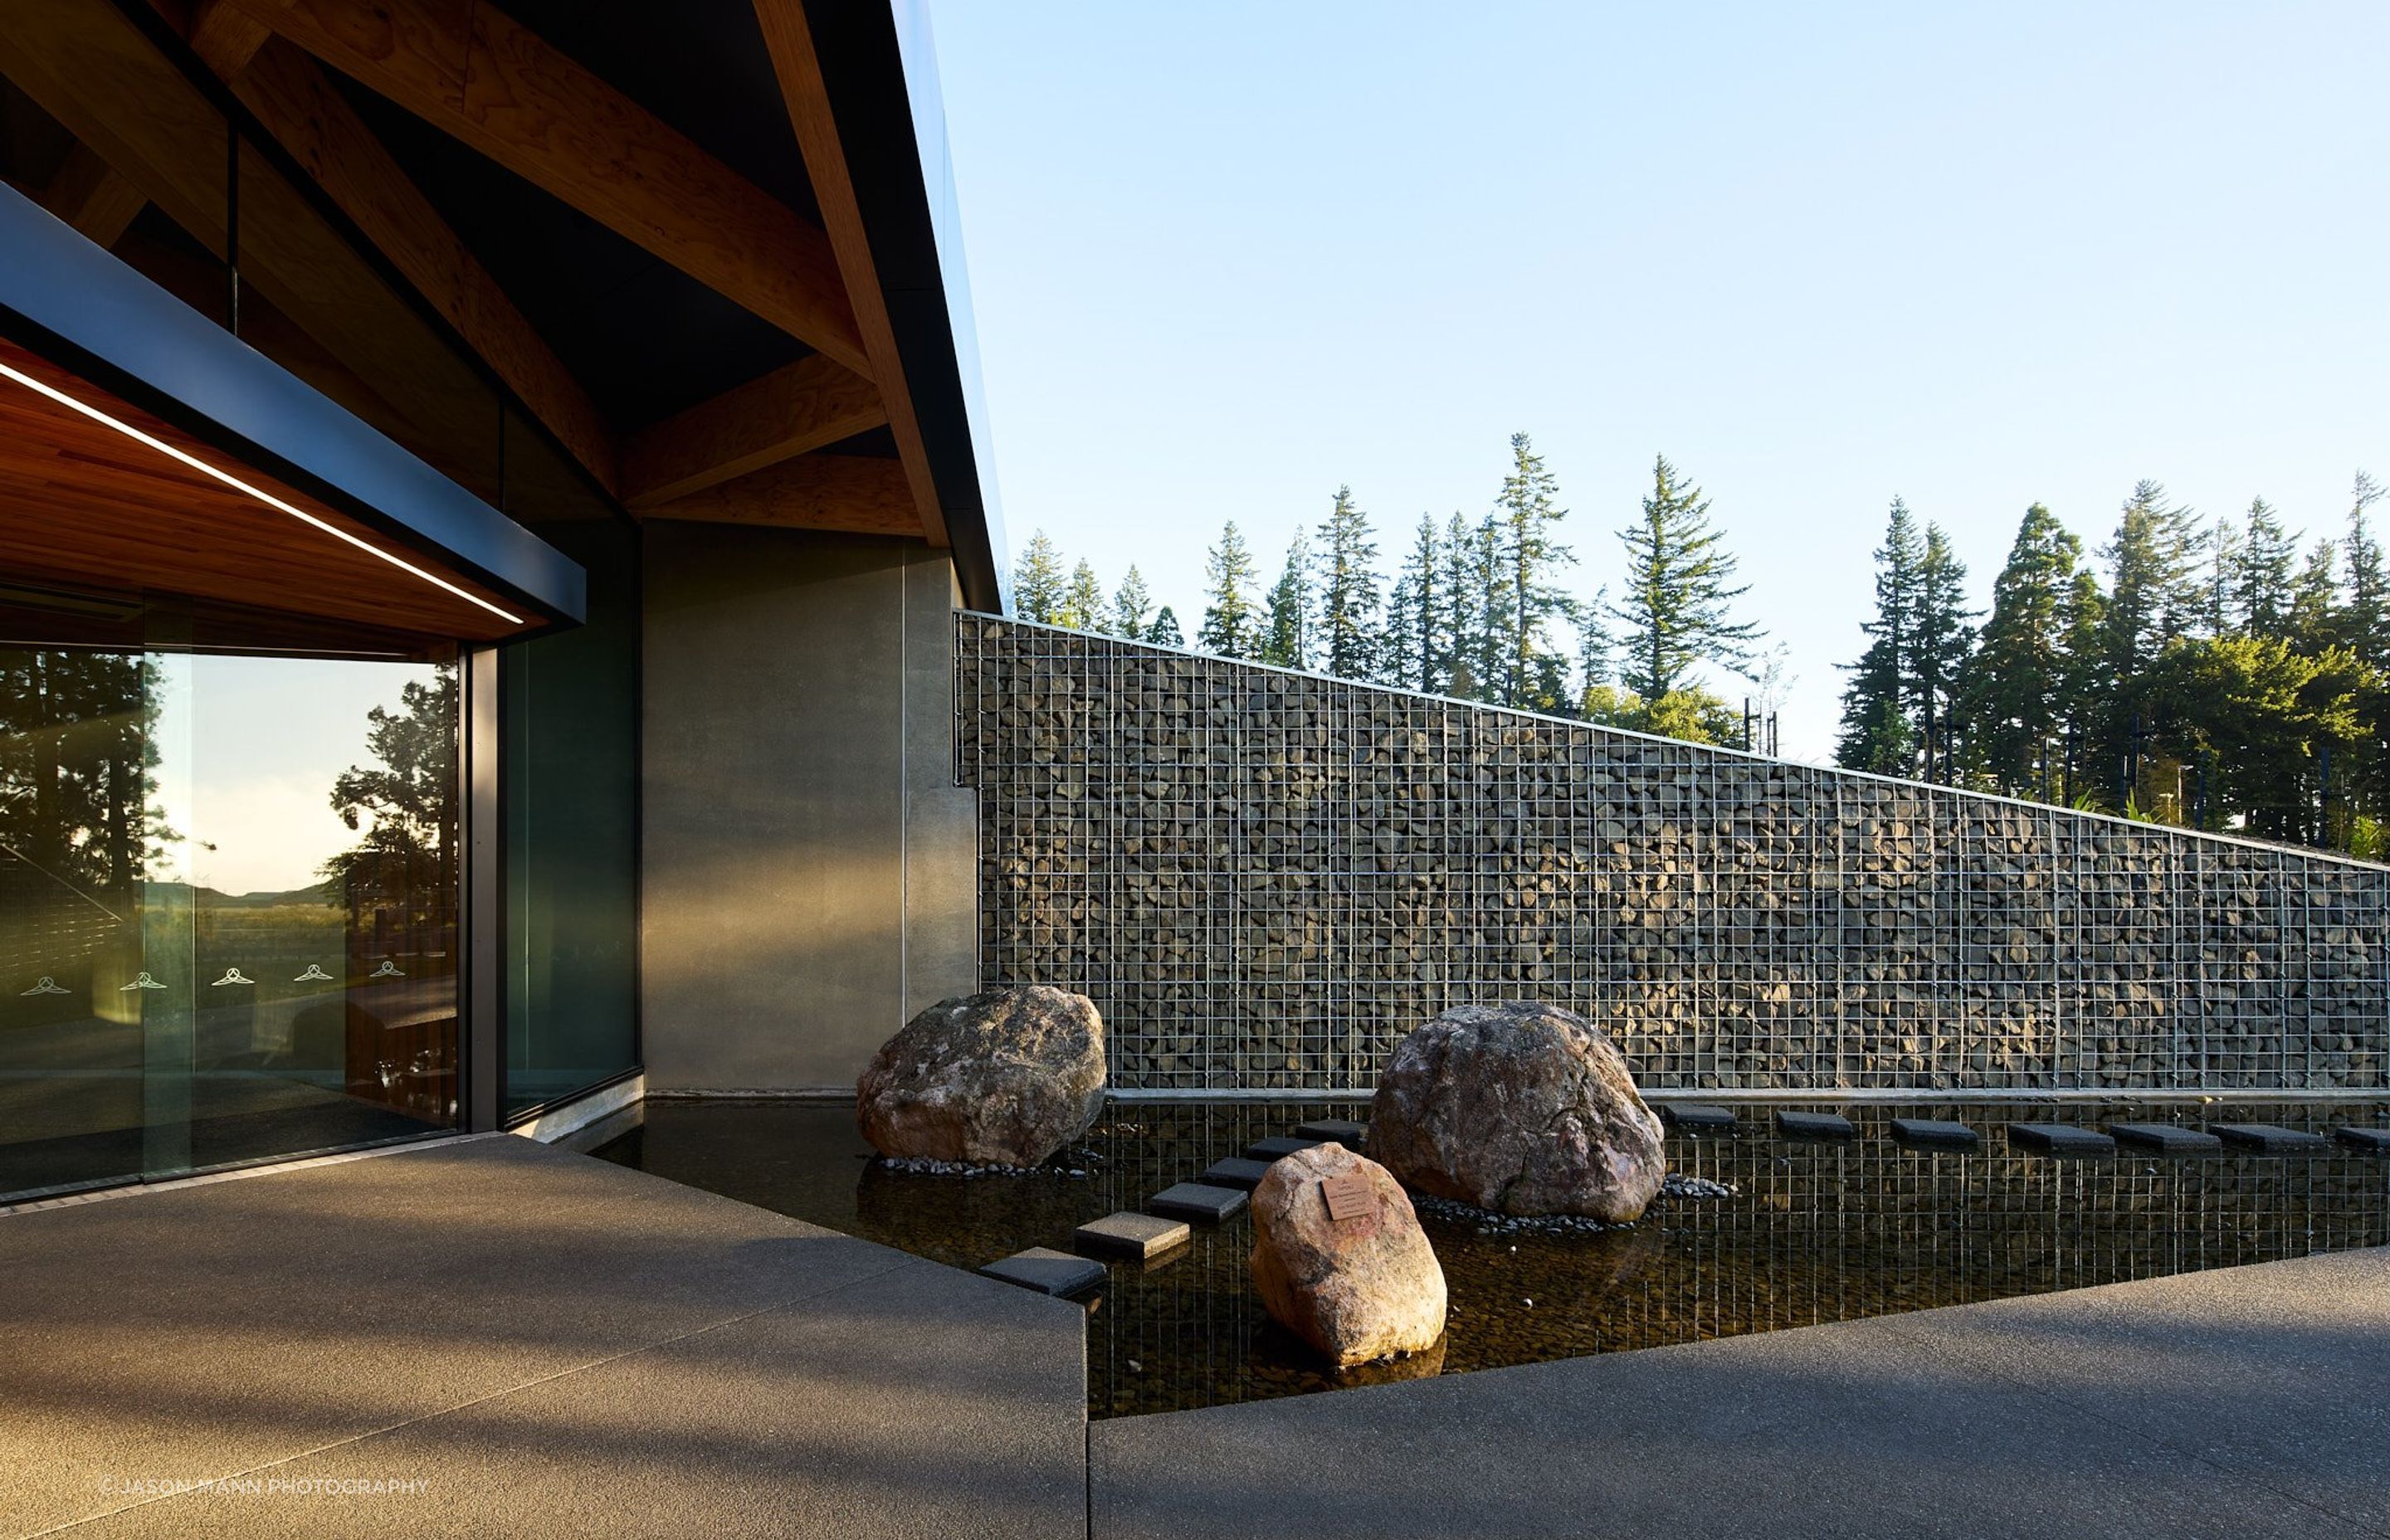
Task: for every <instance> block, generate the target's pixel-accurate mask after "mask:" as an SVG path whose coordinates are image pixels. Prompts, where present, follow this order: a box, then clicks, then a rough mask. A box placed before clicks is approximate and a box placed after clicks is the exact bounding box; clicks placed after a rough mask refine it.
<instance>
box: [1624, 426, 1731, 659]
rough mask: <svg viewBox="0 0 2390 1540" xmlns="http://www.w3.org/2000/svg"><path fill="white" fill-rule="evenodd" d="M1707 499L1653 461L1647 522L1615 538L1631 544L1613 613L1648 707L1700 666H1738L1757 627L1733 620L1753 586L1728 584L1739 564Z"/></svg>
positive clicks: (1663, 461)
mask: <svg viewBox="0 0 2390 1540" xmlns="http://www.w3.org/2000/svg"><path fill="white" fill-rule="evenodd" d="M1709 514H1710V503H1709V499H1708V498H1706V497H1704V496H1703V495H1702V489H1701V488H1699V487H1697V486H1694V485H1692V484H1691V483H1690V482H1689V481H1679V480H1678V479H1677V468H1676V467H1675V466H1673V465H1670V464H1669V463H1668V461H1667V457H1666V456H1660V457H1659V458H1657V459H1656V460H1654V461H1653V463H1652V467H1651V495H1650V496H1648V497H1645V498H1644V499H1643V518H1642V520H1641V521H1640V522H1639V523H1636V524H1630V525H1629V526H1627V527H1626V528H1625V529H1624V530H1621V531H1620V532H1619V534H1618V539H1619V543H1620V544H1621V545H1625V547H1626V584H1625V597H1623V598H1622V599H1621V600H1620V601H1619V602H1616V603H1613V605H1611V607H1610V613H1611V614H1612V615H1613V616H1614V617H1616V618H1617V619H1618V620H1619V621H1620V622H1623V623H1624V624H1625V627H1626V634H1625V636H1624V637H1622V638H1621V640H1622V643H1623V645H1624V646H1625V650H1626V663H1625V668H1624V669H1623V670H1622V671H1621V673H1622V676H1623V678H1624V680H1625V684H1626V687H1628V688H1629V689H1632V690H1633V691H1634V692H1635V693H1636V694H1638V695H1639V696H1641V697H1642V698H1643V699H1644V700H1645V701H1646V702H1647V703H1648V702H1656V701H1658V700H1659V699H1661V698H1662V697H1663V696H1666V695H1669V694H1672V693H1674V692H1675V691H1676V690H1677V689H1678V688H1679V687H1682V685H1683V684H1684V682H1685V679H1686V675H1687V674H1690V672H1691V670H1692V669H1694V668H1695V667H1697V666H1698V665H1700V664H1702V663H1705V662H1707V663H1716V664H1720V665H1723V666H1724V667H1727V668H1740V667H1741V666H1742V665H1743V664H1744V663H1745V662H1746V661H1749V658H1750V656H1751V650H1750V644H1751V643H1752V642H1754V641H1755V640H1757V639H1758V637H1759V636H1760V635H1761V632H1760V629H1759V627H1758V626H1756V625H1754V624H1752V623H1750V622H1738V621H1736V620H1734V619H1733V618H1732V606H1733V601H1734V600H1736V599H1737V598H1740V597H1741V596H1742V595H1743V594H1745V593H1746V592H1748V591H1749V590H1748V587H1747V586H1744V587H1735V586H1730V585H1729V584H1731V583H1732V581H1733V578H1734V571H1735V559H1734V558H1733V557H1732V556H1730V555H1728V553H1727V551H1726V549H1725V548H1724V545H1723V544H1722V542H1723V539H1724V537H1723V536H1722V535H1721V534H1720V533H1718V532H1717V531H1716V530H1714V529H1712V528H1711V527H1710V521H1709Z"/></svg>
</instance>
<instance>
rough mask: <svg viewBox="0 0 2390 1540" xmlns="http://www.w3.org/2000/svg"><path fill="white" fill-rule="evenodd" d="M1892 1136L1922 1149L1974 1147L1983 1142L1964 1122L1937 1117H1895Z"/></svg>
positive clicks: (1978, 1147) (1981, 1144)
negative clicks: (1951, 1121)
mask: <svg viewBox="0 0 2390 1540" xmlns="http://www.w3.org/2000/svg"><path fill="white" fill-rule="evenodd" d="M1892 1136H1893V1137H1894V1138H1895V1139H1898V1140H1899V1141H1900V1142H1901V1143H1902V1144H1906V1145H1915V1146H1917V1147H1918V1148H1920V1149H1980V1148H1982V1146H1983V1142H1984V1141H1983V1140H1982V1139H1981V1138H1980V1137H1978V1136H1977V1135H1976V1133H1975V1131H1974V1130H1973V1129H1972V1128H1970V1127H1968V1126H1967V1125H1966V1124H1965V1123H1948V1122H1945V1121H1943V1120H1941V1119H1938V1118H1895V1119H1893V1120H1892Z"/></svg>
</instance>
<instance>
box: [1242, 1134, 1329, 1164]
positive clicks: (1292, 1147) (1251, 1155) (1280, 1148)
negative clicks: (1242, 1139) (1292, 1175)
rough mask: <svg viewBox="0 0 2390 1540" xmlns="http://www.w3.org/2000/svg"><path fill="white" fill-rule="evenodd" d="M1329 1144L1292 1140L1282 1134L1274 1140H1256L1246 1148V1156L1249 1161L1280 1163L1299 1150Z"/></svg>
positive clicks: (1319, 1140) (1316, 1141)
mask: <svg viewBox="0 0 2390 1540" xmlns="http://www.w3.org/2000/svg"><path fill="white" fill-rule="evenodd" d="M1327 1142H1328V1141H1327V1140H1326V1139H1304V1138H1290V1137H1289V1136H1286V1135H1284V1134H1280V1135H1278V1136H1275V1137H1273V1138H1267V1139H1255V1140H1254V1141H1253V1143H1251V1144H1249V1145H1247V1146H1246V1147H1245V1155H1246V1158H1247V1159H1249V1160H1254V1161H1279V1160H1284V1159H1285V1158H1286V1157H1287V1156H1289V1155H1291V1154H1293V1153H1294V1152H1295V1151H1296V1150H1298V1149H1310V1148H1311V1147H1312V1146H1313V1145H1318V1144H1326V1143H1327Z"/></svg>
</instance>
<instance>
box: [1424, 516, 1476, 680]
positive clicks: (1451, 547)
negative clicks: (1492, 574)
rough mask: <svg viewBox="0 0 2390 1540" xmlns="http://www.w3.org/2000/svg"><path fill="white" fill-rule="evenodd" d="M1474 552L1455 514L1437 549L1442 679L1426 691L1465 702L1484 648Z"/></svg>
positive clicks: (1467, 532) (1438, 652)
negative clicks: (1440, 571) (1441, 573)
mask: <svg viewBox="0 0 2390 1540" xmlns="http://www.w3.org/2000/svg"><path fill="white" fill-rule="evenodd" d="M1474 548H1475V542H1474V540H1473V538H1472V536H1471V532H1470V528H1469V521H1468V520H1466V519H1464V518H1462V517H1461V515H1460V514H1459V513H1458V511H1457V510H1456V511H1455V512H1454V514H1453V516H1452V518H1451V520H1449V521H1448V522H1447V523H1446V525H1445V529H1444V543H1443V545H1441V546H1440V547H1438V549H1439V552H1440V558H1439V559H1440V560H1441V561H1442V563H1443V570H1444V576H1443V579H1442V581H1441V584H1440V586H1441V587H1442V589H1443V591H1444V623H1443V625H1442V626H1441V627H1440V629H1439V632H1438V635H1439V641H1438V644H1437V648H1436V655H1437V656H1436V661H1437V666H1438V668H1439V670H1440V672H1441V674H1442V677H1441V678H1439V679H1438V680H1437V681H1436V683H1435V684H1433V685H1432V686H1430V688H1431V689H1433V690H1436V691H1439V692H1441V693H1444V694H1446V695H1455V696H1458V697H1460V698H1461V699H1464V700H1466V699H1475V698H1476V694H1477V665H1476V659H1477V658H1478V657H1479V656H1481V655H1482V653H1483V650H1484V645H1485V616H1484V603H1485V591H1484V589H1483V588H1482V587H1480V586H1479V585H1478V584H1477V583H1476V581H1475V579H1474V577H1473V575H1472V573H1471V560H1470V558H1471V552H1472V551H1473V550H1474Z"/></svg>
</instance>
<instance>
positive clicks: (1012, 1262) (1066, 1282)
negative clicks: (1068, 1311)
mask: <svg viewBox="0 0 2390 1540" xmlns="http://www.w3.org/2000/svg"><path fill="white" fill-rule="evenodd" d="M980 1273H981V1276H983V1277H991V1278H997V1279H1001V1280H1002V1281H1004V1282H1006V1283H1009V1284H1012V1285H1015V1286H1016V1287H1018V1288H1022V1289H1034V1290H1036V1291H1037V1292H1038V1293H1040V1294H1052V1295H1056V1296H1058V1297H1059V1296H1060V1295H1064V1294H1077V1293H1083V1292H1085V1291H1086V1290H1089V1289H1093V1288H1094V1287H1096V1285H1098V1284H1099V1283H1101V1282H1103V1281H1104V1278H1105V1276H1106V1275H1105V1273H1104V1264H1102V1263H1100V1262H1089V1261H1088V1260H1087V1259H1086V1257H1079V1256H1073V1255H1072V1254H1071V1253H1070V1252H1068V1251H1051V1250H1048V1249H1047V1248H1046V1247H1044V1246H1032V1247H1031V1248H1029V1250H1027V1251H1015V1252H1014V1253H1013V1254H1012V1255H1010V1256H1009V1257H1006V1258H1005V1259H1004V1260H1003V1261H1001V1262H991V1263H989V1264H987V1265H986V1266H984V1267H983V1268H981V1269H980Z"/></svg>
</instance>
